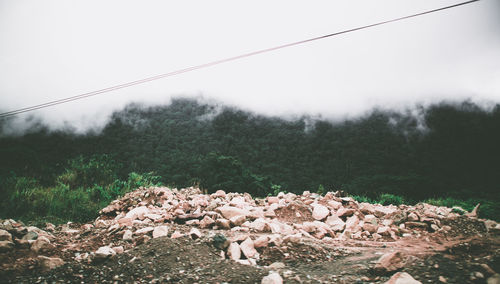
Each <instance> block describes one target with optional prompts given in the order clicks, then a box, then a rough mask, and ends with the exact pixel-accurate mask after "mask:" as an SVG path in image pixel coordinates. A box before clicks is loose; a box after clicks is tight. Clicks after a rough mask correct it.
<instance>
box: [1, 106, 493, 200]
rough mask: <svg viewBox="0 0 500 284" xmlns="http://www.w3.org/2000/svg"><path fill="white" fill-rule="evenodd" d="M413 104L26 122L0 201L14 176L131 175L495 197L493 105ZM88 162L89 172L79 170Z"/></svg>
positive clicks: (6, 164) (207, 184) (148, 110)
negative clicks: (323, 112)
mask: <svg viewBox="0 0 500 284" xmlns="http://www.w3.org/2000/svg"><path fill="white" fill-rule="evenodd" d="M417 112H418V115H415V109H414V110H413V111H411V110H410V109H409V110H408V111H407V112H395V111H394V112H392V111H387V110H384V111H383V110H377V109H374V110H373V111H371V112H369V113H367V114H365V115H364V116H362V117H358V118H356V119H349V120H345V121H336V122H332V121H328V120H323V119H320V118H312V117H308V116H303V117H300V118H297V119H294V120H291V119H283V118H280V117H268V116H262V115H256V114H254V113H250V112H246V111H242V110H240V109H236V108H232V107H225V106H220V105H217V104H209V103H202V102H199V101H197V100H194V99H185V98H178V99H174V100H173V101H172V103H171V104H170V105H159V106H147V107H146V106H142V105H140V104H130V105H128V106H127V107H126V108H124V109H123V110H121V111H117V112H115V113H113V115H112V117H111V119H110V121H109V122H108V123H107V124H106V126H105V127H104V128H103V129H102V131H100V132H95V131H94V132H92V131H90V132H89V133H87V134H74V133H72V132H71V131H62V130H58V131H50V130H49V128H48V127H46V126H44V125H37V126H34V127H32V129H31V130H29V131H28V132H26V133H25V134H23V135H17V136H8V135H3V136H2V137H1V139H0V156H1V157H2V159H1V162H0V180H1V181H2V183H1V186H2V189H1V193H2V200H3V201H4V202H9V201H8V200H11V199H12V198H10V199H9V196H12V194H13V191H16V190H18V191H19V190H21V191H22V189H20V188H19V186H20V185H19V182H18V181H19V178H20V177H23V178H29V182H30V183H31V184H36V186H39V187H54V186H57V185H58V184H61V183H65V184H66V185H67V186H68V188H70V189H71V187H73V188H76V187H93V186H96V185H99V186H106V185H108V184H111V183H113V180H115V179H117V180H127V177H129V175H130V173H141V174H147V175H149V177H152V178H154V179H155V180H156V181H157V182H160V183H162V184H165V185H169V186H173V187H185V186H192V185H196V186H200V187H201V188H203V189H205V190H207V191H208V192H214V191H216V190H218V189H223V190H226V191H231V192H248V193H250V194H252V195H255V196H266V195H267V194H270V193H273V191H276V190H280V191H288V192H294V193H301V192H302V191H305V190H309V191H313V192H316V191H318V190H319V191H330V190H332V191H333V190H343V191H346V192H348V193H349V194H352V195H359V196H365V197H366V198H374V199H375V198H377V196H380V194H382V193H388V194H394V195H398V196H402V197H404V198H405V199H406V200H411V201H414V202H416V201H419V200H424V199H428V198H460V199H468V198H476V199H481V198H483V199H487V200H498V199H499V195H498V191H499V188H498V187H499V184H500V175H499V174H498V173H499V172H500V161H499V159H500V148H499V147H498V145H500V131H499V130H500V105H498V104H497V105H494V106H493V107H491V108H490V109H488V110H485V109H483V108H481V107H479V106H478V105H476V104H474V103H472V102H470V101H464V102H461V103H446V102H443V103H438V104H434V105H431V106H428V107H420V108H417ZM4 123H6V122H4ZM5 126H6V125H3V127H5ZM92 165H94V166H92ZM92 167H94V172H92V174H90V172H87V173H86V172H85V169H86V170H89V169H90V168H92ZM77 168H78V169H79V171H78V170H76V171H75V169H77ZM68 169H70V170H68ZM71 169H73V172H71ZM69 173H73V176H71V175H69V176H68V174H69ZM85 173H86V174H85ZM64 174H66V178H61V175H64ZM85 175H88V176H87V177H83V176H85ZM64 181H66V182H64ZM25 182H26V181H25ZM16 183H17V185H16ZM16 188H17V189H16ZM19 194H21V193H19V192H18V195H19ZM101 195H102V194H101ZM97 198H98V199H99V198H102V196H101V197H99V196H98V197H97ZM8 207H9V206H4V208H8Z"/></svg>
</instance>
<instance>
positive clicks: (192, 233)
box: [189, 228, 201, 240]
mask: <svg viewBox="0 0 500 284" xmlns="http://www.w3.org/2000/svg"><path fill="white" fill-rule="evenodd" d="M189 235H190V236H191V238H192V239H194V240H196V239H199V238H201V232H200V230H198V229H196V228H192V229H191V231H189Z"/></svg>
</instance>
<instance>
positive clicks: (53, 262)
mask: <svg viewBox="0 0 500 284" xmlns="http://www.w3.org/2000/svg"><path fill="white" fill-rule="evenodd" d="M37 260H38V263H39V265H40V267H41V268H42V270H45V271H47V270H52V269H54V268H57V267H59V266H61V265H64V260H62V259H60V258H58V257H47V256H43V255H39V256H38V257H37Z"/></svg>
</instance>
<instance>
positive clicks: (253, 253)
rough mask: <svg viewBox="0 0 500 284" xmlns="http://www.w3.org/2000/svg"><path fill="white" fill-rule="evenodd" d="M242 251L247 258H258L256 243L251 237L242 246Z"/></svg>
mask: <svg viewBox="0 0 500 284" xmlns="http://www.w3.org/2000/svg"><path fill="white" fill-rule="evenodd" d="M240 248H241V251H242V252H243V254H244V255H245V256H246V257H247V258H258V255H259V253H258V252H257V250H256V249H255V247H254V243H253V241H252V239H251V238H250V237H248V238H247V239H246V240H245V241H243V242H242V243H241V244H240Z"/></svg>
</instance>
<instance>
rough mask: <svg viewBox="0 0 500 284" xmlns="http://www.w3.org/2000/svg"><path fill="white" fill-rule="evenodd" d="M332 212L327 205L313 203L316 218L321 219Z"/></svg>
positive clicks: (313, 214) (313, 213)
mask: <svg viewBox="0 0 500 284" xmlns="http://www.w3.org/2000/svg"><path fill="white" fill-rule="evenodd" d="M329 214H330V210H328V208H326V206H323V205H321V204H314V205H313V212H312V216H313V218H314V219H316V220H318V221H321V220H323V219H325V218H326V216H328V215H329Z"/></svg>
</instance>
